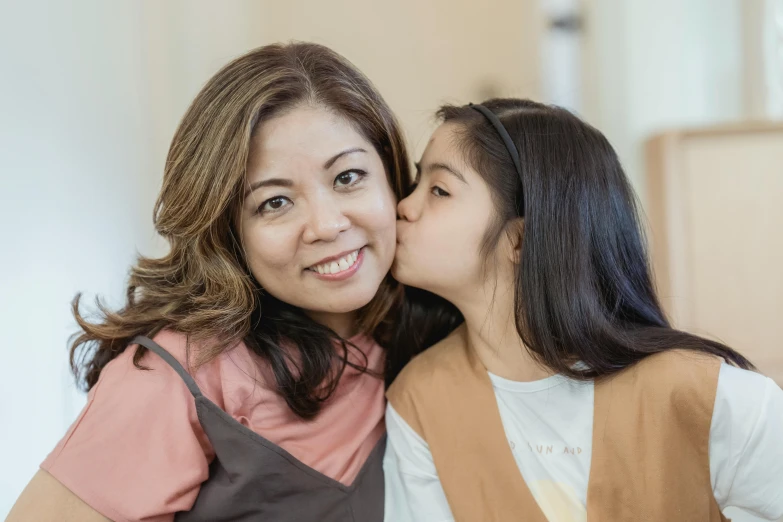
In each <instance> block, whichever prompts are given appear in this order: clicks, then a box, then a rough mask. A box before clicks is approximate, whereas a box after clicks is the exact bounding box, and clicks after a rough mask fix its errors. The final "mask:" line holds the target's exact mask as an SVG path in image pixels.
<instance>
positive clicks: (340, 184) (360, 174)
mask: <svg viewBox="0 0 783 522" xmlns="http://www.w3.org/2000/svg"><path fill="white" fill-rule="evenodd" d="M366 176H367V173H366V172H364V171H363V170H346V171H345V172H341V173H340V174H338V175H337V177H336V178H334V186H335V188H345V187H351V186H353V185H356V184H357V183H359V182H360V181H361V180H362V179H364V178H365V177H366Z"/></svg>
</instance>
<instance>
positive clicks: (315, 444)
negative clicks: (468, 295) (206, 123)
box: [41, 331, 385, 522]
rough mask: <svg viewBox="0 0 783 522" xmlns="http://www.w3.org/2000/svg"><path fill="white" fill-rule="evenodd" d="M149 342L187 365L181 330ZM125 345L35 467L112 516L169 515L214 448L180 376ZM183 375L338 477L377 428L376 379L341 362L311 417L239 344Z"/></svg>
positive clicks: (370, 444)
mask: <svg viewBox="0 0 783 522" xmlns="http://www.w3.org/2000/svg"><path fill="white" fill-rule="evenodd" d="M154 340H155V342H157V343H158V344H159V345H161V346H162V347H163V348H165V349H166V350H167V351H168V352H169V353H171V354H172V355H173V356H174V357H175V358H177V360H179V361H180V363H181V364H182V365H183V366H184V367H185V368H188V365H187V364H185V348H186V338H185V336H184V335H182V334H178V333H175V332H170V331H163V332H161V333H160V334H158V335H157V336H156V337H155V339H154ZM351 341H352V342H353V343H354V344H355V345H356V346H357V347H358V348H359V349H360V350H361V351H362V352H363V353H364V354H365V355H366V356H367V364H368V367H369V369H370V370H372V371H374V372H377V373H378V374H380V373H381V372H382V369H383V349H382V348H381V347H380V346H378V345H377V344H376V343H375V342H373V341H372V340H371V339H369V338H367V337H363V336H359V337H356V338H353V339H351ZM192 349H193V347H192V346H191V350H192ZM134 352H135V346H132V347H129V348H128V349H126V350H125V351H124V352H123V353H122V354H121V355H120V356H118V357H117V358H116V359H114V360H112V361H111V362H110V363H109V364H107V365H106V367H105V368H104V369H103V371H102V372H101V376H100V379H99V380H98V383H97V384H96V385H95V386H94V387H93V389H92V390H91V391H90V393H89V395H88V399H87V405H86V406H85V407H84V410H82V412H81V414H80V415H79V418H78V419H76V421H75V422H74V423H73V425H72V426H71V428H70V429H69V430H68V433H66V435H65V437H63V439H62V440H61V441H60V443H59V444H58V445H57V446H56V447H55V448H54V450H53V451H52V453H51V454H49V456H48V457H47V458H46V460H45V461H44V462H43V463H42V464H41V468H42V469H44V470H46V471H47V472H49V473H50V474H51V475H52V476H54V477H55V478H56V479H57V480H58V481H60V482H61V483H62V484H63V485H64V486H65V487H67V488H68V489H69V490H70V491H72V492H73V493H74V494H75V495H76V496H78V497H79V498H80V499H82V500H83V501H84V502H86V503H87V504H88V505H90V506H91V507H92V508H93V509H95V510H96V511H98V512H100V513H101V514H103V515H104V516H106V517H108V518H110V519H112V520H115V521H118V522H119V521H137V520H144V521H155V522H162V521H170V520H173V518H174V513H176V512H177V511H182V510H188V509H190V508H191V507H192V506H193V503H194V502H195V500H196V496H197V495H198V491H199V488H200V485H201V483H202V482H203V481H204V480H206V479H207V477H208V472H209V470H208V468H209V463H210V462H211V461H212V459H213V458H214V452H213V450H212V447H211V445H210V443H209V440H208V439H207V437H206V435H205V434H204V432H203V430H202V429H201V425H200V423H199V421H198V417H197V416H196V407H195V403H194V399H193V396H192V395H191V394H190V392H189V391H188V389H187V387H186V386H185V383H184V382H183V381H182V378H181V377H180V376H179V375H177V373H176V372H175V371H174V370H173V369H172V368H171V367H170V366H169V365H168V364H167V363H166V362H165V361H164V360H163V359H161V358H160V357H159V356H157V355H156V354H154V353H151V352H149V351H148V352H147V353H146V354H145V355H144V357H143V359H142V361H141V363H142V365H143V366H146V367H147V368H150V371H143V370H139V369H137V368H135V367H134V365H133V354H134ZM350 357H351V360H353V361H356V362H361V363H363V362H364V361H363V360H362V359H360V358H359V356H358V355H354V354H352V355H350ZM193 376H194V378H195V380H196V383H197V384H198V386H199V388H201V391H202V393H203V394H204V395H205V396H206V397H207V398H208V399H210V400H211V401H213V402H214V403H215V404H217V405H218V406H220V407H221V408H222V409H223V410H225V411H226V412H227V413H228V414H229V415H231V416H232V417H233V418H234V419H236V420H237V421H239V422H240V423H242V424H244V425H245V426H247V427H248V428H250V429H251V430H253V431H255V432H256V433H258V434H259V435H261V436H262V437H264V438H266V439H268V440H270V441H272V442H273V443H275V444H277V445H278V446H280V447H282V448H283V449H285V450H286V451H288V452H289V453H291V454H292V455H293V456H294V457H296V458H297V459H299V460H300V461H301V462H302V463H304V464H306V465H307V466H309V467H311V468H313V469H315V470H317V471H319V472H321V473H323V474H324V475H327V476H329V477H332V478H333V479H335V480H338V481H340V482H342V483H343V484H346V485H348V484H351V483H352V482H353V479H354V478H355V477H356V476H357V474H358V473H359V471H360V469H361V467H362V465H363V464H364V462H365V460H366V459H367V457H368V456H369V454H370V452H371V451H372V449H373V448H374V447H375V445H376V443H377V442H378V440H380V438H381V436H382V435H383V432H384V430H385V426H384V421H383V414H384V407H385V401H384V385H383V381H382V379H379V378H377V377H373V376H372V375H369V374H366V373H360V372H358V371H356V370H354V369H352V368H350V367H348V368H346V370H345V373H344V375H343V377H342V379H341V380H340V384H339V386H338V388H337V390H336V392H335V394H334V395H333V396H332V397H331V398H330V400H329V401H327V402H326V403H325V404H324V405H323V408H322V410H321V411H320V413H319V414H318V415H317V417H316V418H315V419H314V420H312V421H303V420H302V419H300V418H299V417H297V416H296V415H294V414H293V413H292V412H291V411H290V410H289V408H288V406H287V405H286V403H285V400H284V399H283V398H282V397H280V396H279V395H277V394H276V393H275V392H274V391H273V389H272V387H271V386H269V385H267V384H266V383H268V382H270V375H269V368H268V366H267V365H266V363H265V362H264V361H262V360H261V359H260V358H259V357H258V356H256V355H255V354H253V353H252V352H250V351H249V350H248V349H247V347H246V346H245V345H244V344H240V345H239V346H237V347H236V348H234V349H232V350H230V351H228V352H226V353H223V354H222V355H220V356H219V357H218V358H217V359H215V360H213V361H211V362H209V363H207V364H206V365H203V366H201V367H200V368H199V369H198V370H197V371H196V372H195V373H194V375H193ZM251 458H252V456H251Z"/></svg>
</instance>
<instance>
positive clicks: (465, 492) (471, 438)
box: [421, 327, 547, 522]
mask: <svg viewBox="0 0 783 522" xmlns="http://www.w3.org/2000/svg"><path fill="white" fill-rule="evenodd" d="M461 341H462V342H461V343H460V345H461V346H459V348H458V349H454V350H453V351H452V356H451V357H450V358H449V359H450V362H451V364H450V372H449V373H450V374H451V375H450V376H449V378H448V380H444V382H442V383H439V384H443V385H444V386H448V388H447V389H441V390H439V393H442V397H444V398H446V400H445V407H444V408H443V409H441V410H440V413H439V414H438V415H437V417H436V418H432V417H430V422H428V419H426V418H422V419H421V420H422V425H423V426H422V427H423V429H424V431H425V433H426V439H427V442H428V443H429V445H430V449H431V451H432V456H433V459H434V461H435V465H436V467H437V469H438V475H439V476H440V478H441V483H442V484H443V488H444V491H445V492H446V496H447V498H448V501H449V505H450V506H451V509H452V512H453V514H454V516H455V519H456V520H457V521H459V522H463V521H464V522H477V521H481V522H505V521H509V522H511V521H514V522H517V521H520V520H524V521H525V522H547V519H546V517H545V516H544V514H543V512H542V511H541V508H540V507H539V506H538V504H537V503H536V500H535V498H534V497H533V495H532V493H531V492H530V489H529V488H528V487H527V484H526V483H525V480H524V478H523V477H522V475H521V473H520V471H519V468H518V467H517V463H516V460H515V459H514V455H513V453H512V452H511V447H510V446H509V443H508V439H507V438H506V434H505V431H504V428H503V422H502V420H501V418H500V411H499V410H498V405H497V399H496V398H495V391H494V389H493V387H492V382H491V381H490V379H489V375H487V370H486V368H484V365H483V364H482V363H481V361H480V360H479V358H478V357H477V356H476V355H475V354H474V353H473V351H472V350H471V349H470V347H469V346H468V344H467V339H466V335H465V332H464V327H463V332H462V333H461ZM455 348H457V347H455Z"/></svg>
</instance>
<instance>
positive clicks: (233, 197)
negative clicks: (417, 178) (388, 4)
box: [70, 43, 409, 418]
mask: <svg viewBox="0 0 783 522" xmlns="http://www.w3.org/2000/svg"><path fill="white" fill-rule="evenodd" d="M301 104H310V105H317V106H322V107H326V108H328V109H329V110H332V111H334V112H336V113H337V114H340V115H341V116H343V117H344V118H346V119H347V120H348V121H350V122H351V123H352V124H353V125H354V126H355V128H356V129H357V130H358V131H359V132H360V133H361V134H362V135H363V136H364V137H365V138H366V139H368V141H370V142H371V143H372V144H373V145H374V147H375V149H376V150H377V151H378V154H379V155H380V156H381V158H382V160H383V163H384V165H385V167H386V172H387V176H388V180H389V183H390V185H391V187H392V189H393V191H394V193H395V195H396V197H397V198H398V199H400V198H401V197H403V196H404V190H405V188H406V186H407V184H408V182H409V162H408V156H407V152H406V148H405V144H404V140H403V137H402V132H401V130H400V127H399V125H398V123H397V121H396V119H395V118H394V115H393V114H392V112H391V110H390V109H389V107H388V105H387V104H386V102H385V101H384V100H383V98H382V97H381V95H380V94H379V93H378V92H377V90H376V89H375V88H374V87H373V85H372V84H371V83H370V81H369V80H368V79H367V78H366V77H365V76H364V75H363V74H362V73H361V72H360V71H359V70H358V69H357V68H356V67H354V66H353V65H352V64H351V63H350V62H348V61H347V60H346V59H344V58H343V57H341V56H340V55H338V54H337V53H335V52H333V51H331V50H330V49H328V48H326V47H323V46H320V45H316V44H312V43H291V44H276V45H268V46H264V47H261V48H258V49H255V50H253V51H251V52H249V53H247V54H246V55H244V56H242V57H240V58H237V59H236V60H234V61H232V62H231V63H229V64H228V65H226V66H225V67H224V68H223V69H221V70H220V71H219V72H218V73H217V74H216V75H215V76H214V77H212V79H210V80H209V82H208V83H207V84H206V85H205V86H204V88H203V89H202V90H201V92H199V94H198V95H197V96H196V98H195V100H194V101H193V103H192V104H191V105H190V107H189V109H188V110H187V112H186V113H185V116H184V118H183V119H182V121H181V123H180V125H179V127H178V129H177V131H176V133H175V134H174V138H173V140H172V142H171V147H170V149H169V153H168V157H167V159H166V166H165V171H164V175H163V186H162V188H161V191H160V194H159V196H158V200H157V202H156V204H155V210H154V217H153V220H154V223H155V228H156V230H157V232H158V233H159V234H160V235H161V236H162V237H164V238H165V239H166V240H167V241H168V243H169V245H170V250H169V252H168V254H166V255H165V256H163V257H160V258H150V257H144V256H140V257H139V258H138V261H137V263H136V264H135V266H133V267H132V268H131V270H130V278H129V282H128V287H127V295H126V297H127V300H126V303H125V305H124V307H123V308H122V309H120V310H118V311H112V310H110V309H108V307H107V306H105V305H104V304H103V303H102V302H101V300H100V299H96V306H97V309H98V314H97V317H93V320H88V319H87V318H85V316H84V315H82V313H81V311H80V306H79V305H80V299H81V295H77V296H76V297H75V298H74V300H73V303H72V308H73V314H74V317H75V318H76V321H77V322H78V324H79V327H80V328H81V331H80V332H78V333H77V334H75V336H74V338H73V340H72V345H71V350H70V362H71V368H72V370H73V372H74V375H75V376H76V379H77V381H78V382H79V383H80V384H81V385H82V387H83V388H85V389H87V390H89V389H91V388H92V387H93V386H95V384H96V383H97V382H98V378H99V377H100V374H101V371H102V370H103V368H104V367H105V366H106V364H107V363H109V361H111V360H112V359H114V358H115V357H117V356H118V355H119V354H120V353H122V352H123V351H124V350H125V348H126V347H127V346H128V345H129V343H130V342H131V340H132V339H133V338H134V337H135V336H137V335H146V336H150V337H151V336H154V335H155V334H156V333H158V332H159V331H160V330H162V329H171V330H174V331H177V332H181V333H184V334H186V335H187V336H188V341H189V342H188V346H189V350H188V355H189V360H190V355H191V348H192V347H194V346H197V349H195V350H192V351H193V353H192V355H193V356H194V357H193V363H194V364H195V366H199V365H202V364H204V363H206V362H208V361H210V360H212V359H214V358H215V357H217V356H218V355H220V354H221V353H222V352H223V351H225V350H227V349H229V348H231V347H232V346H234V345H236V344H237V343H238V342H240V341H244V342H245V343H246V344H247V346H248V347H249V348H250V349H251V350H253V351H254V352H256V353H257V354H258V355H260V356H261V357H262V358H264V359H266V360H267V361H268V362H269V364H270V365H271V368H272V370H273V373H274V375H275V379H276V381H277V382H276V385H277V390H278V392H279V393H280V394H281V395H282V396H283V397H285V399H286V401H287V402H288V405H289V407H291V409H292V410H293V411H294V412H295V413H296V414H298V415H299V416H301V417H303V418H311V417H313V416H314V415H315V414H316V413H317V412H318V410H319V408H320V404H321V403H322V402H323V401H324V400H326V399H327V398H328V397H329V396H330V395H331V393H332V392H333V390H334V388H335V387H336V385H337V383H338V381H339V378H340V375H341V374H342V372H343V370H344V369H345V367H346V365H352V364H351V363H349V362H348V360H347V352H348V349H349V347H348V346H347V342H346V341H344V340H342V339H340V338H339V336H337V334H336V333H334V332H333V331H331V330H329V329H328V328H326V327H324V326H321V325H319V324H317V323H315V322H314V321H312V320H311V319H309V318H308V317H307V316H306V315H305V314H304V313H303V312H302V311H301V310H300V309H297V308H295V307H293V306H291V305H288V304H286V303H283V302H281V301H278V300H276V299H274V298H272V297H271V296H269V295H267V294H265V293H264V292H262V291H261V288H260V287H259V285H258V283H257V281H256V280H255V278H254V277H253V276H252V274H251V273H250V271H249V269H248V267H247V263H246V260H245V257H244V251H243V248H242V245H241V243H240V240H239V234H238V233H237V230H236V229H235V223H236V218H237V216H238V212H239V206H240V199H241V195H242V191H243V186H244V183H245V176H246V165H247V160H248V153H249V150H250V141H251V136H252V135H253V132H254V130H255V129H256V128H257V127H258V125H259V123H260V122H263V121H265V120H267V119H269V118H271V117H274V116H276V115H279V114H281V113H282V112H284V111H287V110H290V109H292V108H294V107H296V106H298V105H301ZM401 300H402V291H401V288H400V286H399V285H398V284H397V283H396V282H395V281H394V280H393V279H391V276H387V277H386V279H385V280H384V281H383V283H382V285H381V287H380V289H379V291H378V293H377V295H376V296H375V298H374V299H373V300H372V301H371V302H370V303H369V304H368V305H367V306H365V307H364V308H363V309H362V310H360V313H359V328H360V330H361V331H362V332H363V333H365V334H369V335H371V336H373V337H374V338H375V339H376V340H377V341H378V342H379V343H380V344H381V345H382V346H386V347H387V357H388V358H390V359H391V360H393V361H395V362H394V367H395V368H397V367H401V365H402V364H404V362H406V360H407V359H408V358H409V355H400V354H398V353H394V352H393V350H392V349H391V348H389V347H388V344H389V343H390V342H391V339H392V335H393V332H392V326H393V325H394V324H395V314H396V313H397V311H398V309H399V308H400V307H399V306H398V305H399V304H400V303H401ZM335 340H337V341H338V344H339V345H341V346H342V351H340V350H337V351H336V350H335V349H334V346H335ZM284 342H285V343H286V344H289V345H291V346H293V347H294V348H295V350H294V351H295V352H298V353H295V354H294V355H295V356H294V357H292V356H291V353H290V351H287V350H283V349H282V347H281V346H282V343H284ZM406 350H409V348H406ZM145 352H146V350H145V349H144V348H141V347H140V348H138V349H137V351H136V353H135V354H134V358H133V361H134V364H135V365H136V366H137V367H139V368H143V367H142V366H141V364H140V361H141V358H142V356H143V355H144V353H145ZM294 361H295V362H294ZM292 365H293V366H294V367H295V368H293V369H292ZM360 369H362V370H363V371H366V366H365V367H361V368H360ZM387 380H390V378H389V377H388V376H387Z"/></svg>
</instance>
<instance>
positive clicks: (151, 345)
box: [131, 335, 201, 398]
mask: <svg viewBox="0 0 783 522" xmlns="http://www.w3.org/2000/svg"><path fill="white" fill-rule="evenodd" d="M131 344H138V345H141V346H143V347H144V348H147V349H148V350H151V351H153V352H155V353H156V354H158V355H159V356H160V357H161V358H162V359H163V360H164V361H166V362H167V363H168V364H169V366H171V367H172V368H173V369H174V371H175V372H177V373H178V374H179V376H180V377H182V380H183V381H185V385H187V387H188V390H190V393H192V394H193V397H195V398H199V397H201V390H200V389H199V387H198V385H197V384H196V381H195V380H193V377H191V375H190V374H189V373H188V372H186V371H185V368H183V367H182V365H181V364H180V363H179V361H178V360H177V359H175V358H174V356H173V355H171V354H170V353H169V352H167V351H166V350H165V348H163V347H162V346H161V345H159V344H158V343H156V342H155V341H153V340H152V339H150V338H149V337H144V336H143V335H138V336H136V337H135V338H134V339H133V340H132V341H131Z"/></svg>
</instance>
